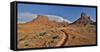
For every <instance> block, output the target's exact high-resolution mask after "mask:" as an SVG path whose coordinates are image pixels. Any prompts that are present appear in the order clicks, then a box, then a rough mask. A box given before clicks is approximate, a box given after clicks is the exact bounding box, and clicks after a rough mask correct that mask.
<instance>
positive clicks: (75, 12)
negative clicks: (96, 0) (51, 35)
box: [18, 4, 96, 21]
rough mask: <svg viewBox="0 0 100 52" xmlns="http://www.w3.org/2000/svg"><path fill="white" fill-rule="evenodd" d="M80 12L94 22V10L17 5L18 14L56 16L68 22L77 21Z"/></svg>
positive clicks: (87, 8)
mask: <svg viewBox="0 0 100 52" xmlns="http://www.w3.org/2000/svg"><path fill="white" fill-rule="evenodd" d="M81 12H86V13H87V15H89V16H90V17H91V18H92V19H93V20H96V8H89V7H73V6H57V5H39V4H18V14H21V13H30V14H43V15H45V14H47V15H57V16H61V17H63V18H64V19H68V20H69V21H75V20H77V19H78V18H79V17H80V13H81ZM30 14H29V15H30ZM23 15H24V14H23ZM24 17H25V16H24ZM30 17H31V16H30ZM18 20H20V19H18ZM23 20H24V19H23ZM25 20H27V19H25Z"/></svg>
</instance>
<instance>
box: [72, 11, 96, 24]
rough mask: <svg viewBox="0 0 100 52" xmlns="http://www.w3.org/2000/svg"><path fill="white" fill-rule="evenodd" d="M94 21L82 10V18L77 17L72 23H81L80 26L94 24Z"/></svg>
mask: <svg viewBox="0 0 100 52" xmlns="http://www.w3.org/2000/svg"><path fill="white" fill-rule="evenodd" d="M92 23H94V22H93V21H92V20H91V18H90V16H87V14H86V13H84V12H82V13H81V16H80V18H79V19H77V20H76V21H75V22H73V23H72V24H74V25H79V26H85V25H87V24H92Z"/></svg>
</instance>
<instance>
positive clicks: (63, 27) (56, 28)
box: [17, 12, 96, 49]
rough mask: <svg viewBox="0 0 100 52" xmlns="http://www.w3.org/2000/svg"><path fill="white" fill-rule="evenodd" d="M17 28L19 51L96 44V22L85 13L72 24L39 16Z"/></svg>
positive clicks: (19, 24)
mask: <svg viewBox="0 0 100 52" xmlns="http://www.w3.org/2000/svg"><path fill="white" fill-rule="evenodd" d="M17 27H18V29H17V33H18V34H17V36H18V38H17V42H18V45H17V47H18V48H19V49H21V48H46V47H61V46H76V45H91V44H96V22H94V21H93V20H91V16H87V14H86V13H84V12H81V14H80V17H78V19H77V20H75V21H74V22H72V23H68V22H65V21H63V22H58V21H55V20H49V18H48V16H46V15H38V16H37V18H35V19H33V20H31V21H29V22H26V23H18V24H17Z"/></svg>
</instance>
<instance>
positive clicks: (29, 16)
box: [18, 12, 37, 23]
mask: <svg viewBox="0 0 100 52" xmlns="http://www.w3.org/2000/svg"><path fill="white" fill-rule="evenodd" d="M36 17H37V15H36V14H33V13H28V12H25V13H18V23H25V22H29V21H31V20H33V19H35V18H36Z"/></svg>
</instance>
